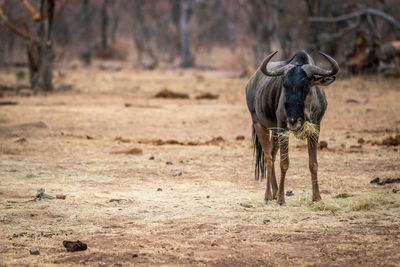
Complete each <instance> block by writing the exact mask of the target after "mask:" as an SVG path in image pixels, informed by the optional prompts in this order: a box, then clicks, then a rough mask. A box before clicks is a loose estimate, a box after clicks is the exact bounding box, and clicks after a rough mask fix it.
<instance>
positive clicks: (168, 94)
mask: <svg viewBox="0 0 400 267" xmlns="http://www.w3.org/2000/svg"><path fill="white" fill-rule="evenodd" d="M154 97H155V98H170V99H189V95H188V94H185V93H178V92H174V91H171V90H170V89H168V88H164V89H162V90H161V91H160V92H158V93H157V94H156V95H155V96H154Z"/></svg>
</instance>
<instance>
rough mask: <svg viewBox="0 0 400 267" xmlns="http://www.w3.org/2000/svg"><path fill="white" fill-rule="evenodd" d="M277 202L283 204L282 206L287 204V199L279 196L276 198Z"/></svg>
mask: <svg viewBox="0 0 400 267" xmlns="http://www.w3.org/2000/svg"><path fill="white" fill-rule="evenodd" d="M276 203H277V204H279V205H281V206H282V205H285V204H286V202H285V199H284V198H279V197H278V199H277V200H276Z"/></svg>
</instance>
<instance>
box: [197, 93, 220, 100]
mask: <svg viewBox="0 0 400 267" xmlns="http://www.w3.org/2000/svg"><path fill="white" fill-rule="evenodd" d="M218 97H219V95H217V94H212V93H210V92H207V93H203V94H201V95H198V96H196V99H210V100H212V99H218Z"/></svg>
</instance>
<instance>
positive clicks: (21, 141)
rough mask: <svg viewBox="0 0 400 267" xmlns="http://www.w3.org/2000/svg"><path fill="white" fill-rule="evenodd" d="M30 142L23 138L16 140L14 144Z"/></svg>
mask: <svg viewBox="0 0 400 267" xmlns="http://www.w3.org/2000/svg"><path fill="white" fill-rule="evenodd" d="M27 141H28V140H27V139H26V138H25V137H21V138H17V139H14V141H13V142H14V143H25V142H27Z"/></svg>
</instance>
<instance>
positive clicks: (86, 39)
mask: <svg viewBox="0 0 400 267" xmlns="http://www.w3.org/2000/svg"><path fill="white" fill-rule="evenodd" d="M89 24H90V18H89V0H81V29H82V32H81V40H82V42H83V47H82V50H81V59H82V60H83V62H84V63H86V64H90V62H91V46H90V41H91V37H90V36H91V34H90V32H91V31H90V25H89Z"/></svg>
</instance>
